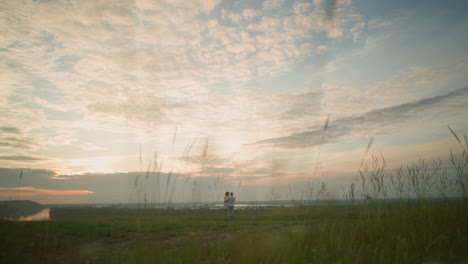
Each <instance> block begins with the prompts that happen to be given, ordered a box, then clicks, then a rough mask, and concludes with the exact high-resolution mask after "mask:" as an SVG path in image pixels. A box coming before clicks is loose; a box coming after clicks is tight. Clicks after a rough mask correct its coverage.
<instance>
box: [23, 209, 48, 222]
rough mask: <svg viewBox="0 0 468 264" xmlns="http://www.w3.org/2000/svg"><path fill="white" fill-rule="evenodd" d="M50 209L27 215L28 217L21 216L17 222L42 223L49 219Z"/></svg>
mask: <svg viewBox="0 0 468 264" xmlns="http://www.w3.org/2000/svg"><path fill="white" fill-rule="evenodd" d="M49 212H50V208H46V209H44V210H42V211H40V212H39V213H36V214H33V215H29V216H22V217H20V219H18V220H19V221H42V220H49V219H50V215H49Z"/></svg>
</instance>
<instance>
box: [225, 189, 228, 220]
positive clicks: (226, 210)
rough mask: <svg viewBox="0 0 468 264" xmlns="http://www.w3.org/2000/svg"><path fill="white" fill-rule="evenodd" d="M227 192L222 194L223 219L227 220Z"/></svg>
mask: <svg viewBox="0 0 468 264" xmlns="http://www.w3.org/2000/svg"><path fill="white" fill-rule="evenodd" d="M228 200H229V192H225V193H224V217H225V218H227V210H228Z"/></svg>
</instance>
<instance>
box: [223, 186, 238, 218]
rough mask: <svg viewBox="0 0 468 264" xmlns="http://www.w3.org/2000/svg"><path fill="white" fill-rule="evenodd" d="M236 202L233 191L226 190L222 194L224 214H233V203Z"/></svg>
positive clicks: (230, 215) (231, 215)
mask: <svg viewBox="0 0 468 264" xmlns="http://www.w3.org/2000/svg"><path fill="white" fill-rule="evenodd" d="M235 203H236V197H234V193H233V192H230V193H229V192H226V193H225V194H224V216H225V217H227V218H232V217H233V216H234V204H235Z"/></svg>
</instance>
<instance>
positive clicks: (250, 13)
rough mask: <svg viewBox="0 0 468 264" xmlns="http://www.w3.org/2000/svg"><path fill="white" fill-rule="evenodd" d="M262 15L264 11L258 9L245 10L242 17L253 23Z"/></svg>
mask: <svg viewBox="0 0 468 264" xmlns="http://www.w3.org/2000/svg"><path fill="white" fill-rule="evenodd" d="M261 15H262V11H260V10H257V9H244V10H242V16H243V17H244V19H245V20H247V21H251V20H253V19H255V18H257V17H259V16H261Z"/></svg>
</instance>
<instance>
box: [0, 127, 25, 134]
mask: <svg viewBox="0 0 468 264" xmlns="http://www.w3.org/2000/svg"><path fill="white" fill-rule="evenodd" d="M0 131H1V132H2V133H6V134H20V133H21V132H20V130H19V129H18V128H17V127H0Z"/></svg>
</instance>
